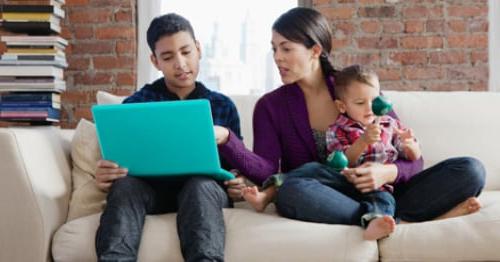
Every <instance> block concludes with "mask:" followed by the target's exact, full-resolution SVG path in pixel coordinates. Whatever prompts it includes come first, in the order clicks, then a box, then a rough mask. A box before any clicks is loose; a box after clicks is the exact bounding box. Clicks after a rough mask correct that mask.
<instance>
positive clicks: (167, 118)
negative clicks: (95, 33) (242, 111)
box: [92, 99, 234, 180]
mask: <svg viewBox="0 0 500 262" xmlns="http://www.w3.org/2000/svg"><path fill="white" fill-rule="evenodd" d="M92 114H93V116H94V121H95V124H96V129H97V136H98V140H99V144H100V146H101V153H102V156H103V159H106V160H110V161H113V162H116V163H117V164H118V165H119V166H121V167H124V168H128V170H129V175H132V176H147V177H155V176H188V175H207V176H213V177H214V178H216V179H219V180H228V179H233V178H234V175H233V174H232V173H230V172H228V171H226V170H224V169H222V168H221V166H220V160H219V154H218V151H217V145H216V142H215V135H214V130H213V121H212V113H211V109H210V103H209V101H208V100H205V99H197V100H183V101H167V102H148V103H133V104H117V105H95V106H93V107H92Z"/></svg>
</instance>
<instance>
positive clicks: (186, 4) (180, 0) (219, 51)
mask: <svg viewBox="0 0 500 262" xmlns="http://www.w3.org/2000/svg"><path fill="white" fill-rule="evenodd" d="M296 6H297V0H280V1H277V3H275V4H269V0H267V1H264V0H251V1H234V0H211V1H199V0H163V3H162V13H171V12H175V13H178V14H179V15H182V16H184V17H186V18H187V19H188V20H189V21H191V24H192V25H193V27H194V31H195V34H196V38H197V39H198V40H199V41H200V44H201V46H202V59H201V63H200V73H199V75H198V80H200V81H202V82H203V83H205V84H206V85H207V87H209V88H210V89H212V90H219V91H220V92H222V93H224V94H262V93H265V92H267V91H269V90H272V89H274V88H276V87H278V86H280V85H281V80H280V78H279V74H278V71H277V69H276V66H275V64H274V61H273V56H272V51H271V26H272V23H273V22H274V20H276V18H278V16H279V15H280V14H282V13H284V12H285V11H286V10H288V9H290V8H293V7H296Z"/></svg>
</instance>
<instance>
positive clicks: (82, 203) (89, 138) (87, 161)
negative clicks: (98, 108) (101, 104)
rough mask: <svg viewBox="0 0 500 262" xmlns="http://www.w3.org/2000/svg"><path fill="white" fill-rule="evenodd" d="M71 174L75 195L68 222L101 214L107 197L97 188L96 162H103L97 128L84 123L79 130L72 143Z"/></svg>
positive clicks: (79, 124)
mask: <svg viewBox="0 0 500 262" xmlns="http://www.w3.org/2000/svg"><path fill="white" fill-rule="evenodd" d="M71 158H72V160H73V170H72V171H71V176H72V181H73V186H72V188H73V191H72V194H71V201H70V205H69V211H68V220H73V219H75V218H78V217H82V216H87V215H90V214H94V213H98V212H101V211H102V209H103V208H104V205H105V198H106V194H105V193H104V192H102V191H101V190H99V188H97V186H96V184H95V171H96V164H97V161H98V160H99V159H100V158H101V152H100V149H99V143H98V142H97V136H96V131H95V126H94V124H93V123H92V122H90V121H88V120H85V119H82V120H80V122H79V123H78V126H77V127H76V130H75V134H74V135H73V140H72V141H71Z"/></svg>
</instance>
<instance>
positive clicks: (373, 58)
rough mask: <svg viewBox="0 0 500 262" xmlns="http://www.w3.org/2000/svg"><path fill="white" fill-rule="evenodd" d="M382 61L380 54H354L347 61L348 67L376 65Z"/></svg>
mask: <svg viewBox="0 0 500 262" xmlns="http://www.w3.org/2000/svg"><path fill="white" fill-rule="evenodd" d="M379 61H380V55H379V54H373V53H367V54H359V53H356V54H353V55H348V56H347V59H346V65H352V64H361V65H375V64H378V63H379Z"/></svg>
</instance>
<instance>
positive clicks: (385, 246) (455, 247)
mask: <svg viewBox="0 0 500 262" xmlns="http://www.w3.org/2000/svg"><path fill="white" fill-rule="evenodd" d="M479 200H480V201H481V203H482V205H483V208H482V209H481V210H480V212H478V213H475V214H471V215H467V216H461V217H456V218H450V219H444V220H437V221H429V222H423V223H414V224H404V225H398V226H397V227H396V231H395V232H394V233H393V234H391V236H390V237H388V238H386V239H384V240H382V241H380V242H379V252H380V258H381V260H382V261H390V262H392V261H394V262H395V261H398V262H399V261H500V251H499V249H498V243H500V234H499V232H500V192H499V191H487V192H483V193H482V194H481V196H480V197H479Z"/></svg>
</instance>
